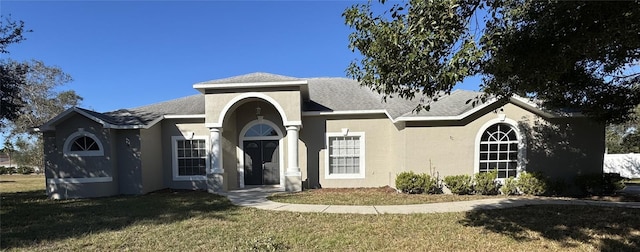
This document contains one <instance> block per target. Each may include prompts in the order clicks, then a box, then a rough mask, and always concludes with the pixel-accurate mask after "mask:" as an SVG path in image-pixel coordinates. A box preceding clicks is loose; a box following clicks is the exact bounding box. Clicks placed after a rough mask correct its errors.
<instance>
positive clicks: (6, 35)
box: [0, 16, 31, 53]
mask: <svg viewBox="0 0 640 252" xmlns="http://www.w3.org/2000/svg"><path fill="white" fill-rule="evenodd" d="M27 32H31V30H29V29H25V28H24V22H23V21H14V20H11V17H10V16H9V17H5V18H3V17H2V16H0V53H9V51H7V46H9V45H11V44H15V43H20V42H21V41H23V40H25V39H26V38H25V37H24V36H23V34H24V33H27Z"/></svg>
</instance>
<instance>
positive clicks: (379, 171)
mask: <svg viewBox="0 0 640 252" xmlns="http://www.w3.org/2000/svg"><path fill="white" fill-rule="evenodd" d="M371 117H372V116H367V117H362V116H361V117H359V118H358V117H356V118H353V116H351V118H349V117H345V116H331V117H313V116H309V117H305V118H304V122H303V129H302V131H301V132H300V139H301V142H302V144H300V146H301V148H300V164H301V165H300V166H301V170H302V171H303V177H302V179H303V181H306V182H305V186H307V187H311V188H314V187H378V186H385V185H388V184H389V183H390V181H392V180H393V179H394V177H395V175H394V172H393V169H394V168H393V166H394V164H395V163H397V161H396V160H395V159H396V156H395V154H394V152H395V150H392V148H391V147H392V146H393V145H394V144H395V143H392V142H394V141H393V140H394V139H393V137H394V136H395V135H396V133H395V132H397V129H396V128H395V126H394V125H393V123H391V120H389V119H388V118H386V116H384V115H373V118H371ZM343 128H348V129H349V132H364V134H365V135H364V139H365V166H364V169H365V178H364V179H328V178H326V164H325V163H326V155H327V151H326V135H325V132H326V133H339V132H341V131H342V129H343ZM316 164H317V165H316ZM316 180H317V182H316ZM316 183H319V185H316Z"/></svg>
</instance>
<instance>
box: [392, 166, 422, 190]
mask: <svg viewBox="0 0 640 252" xmlns="http://www.w3.org/2000/svg"><path fill="white" fill-rule="evenodd" d="M425 186H426V181H425V177H424V176H421V175H418V174H415V173H413V172H412V171H408V172H401V173H400V174H398V176H396V188H397V189H398V190H400V191H401V192H403V193H410V194H417V193H422V192H423V191H424V189H425Z"/></svg>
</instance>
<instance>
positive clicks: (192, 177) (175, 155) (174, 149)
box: [171, 136, 211, 181]
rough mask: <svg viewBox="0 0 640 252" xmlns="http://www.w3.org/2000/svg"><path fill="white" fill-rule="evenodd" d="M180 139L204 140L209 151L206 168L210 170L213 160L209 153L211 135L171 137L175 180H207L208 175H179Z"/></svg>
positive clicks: (172, 168)
mask: <svg viewBox="0 0 640 252" xmlns="http://www.w3.org/2000/svg"><path fill="white" fill-rule="evenodd" d="M178 140H204V142H205V148H206V151H207V157H206V161H205V162H206V170H207V171H209V170H210V166H211V164H210V163H211V160H210V157H211V155H209V152H210V149H209V137H207V136H193V137H188V138H187V137H184V136H172V137H171V159H172V167H171V170H172V171H173V180H174V181H201V180H207V175H190V176H180V175H178V145H177V143H178Z"/></svg>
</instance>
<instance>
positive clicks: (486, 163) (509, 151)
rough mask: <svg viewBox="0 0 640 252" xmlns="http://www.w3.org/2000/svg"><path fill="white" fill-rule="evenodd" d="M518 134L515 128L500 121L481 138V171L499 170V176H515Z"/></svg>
mask: <svg viewBox="0 0 640 252" xmlns="http://www.w3.org/2000/svg"><path fill="white" fill-rule="evenodd" d="M518 151H519V149H518V136H517V133H516V130H515V128H513V127H512V126H511V125H508V124H505V123H498V124H494V125H492V126H490V127H489V128H487V130H486V131H484V133H482V136H481V138H480V160H479V167H478V168H479V169H478V171H479V172H488V171H492V170H496V169H497V171H498V178H509V177H515V176H516V175H517V171H518Z"/></svg>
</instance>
